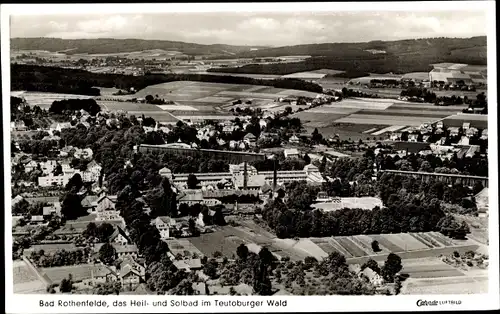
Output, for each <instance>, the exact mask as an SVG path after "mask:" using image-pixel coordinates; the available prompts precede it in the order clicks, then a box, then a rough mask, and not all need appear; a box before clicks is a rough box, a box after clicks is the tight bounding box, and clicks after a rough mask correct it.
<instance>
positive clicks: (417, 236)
mask: <svg viewBox="0 0 500 314" xmlns="http://www.w3.org/2000/svg"><path fill="white" fill-rule="evenodd" d="M410 235H411V236H412V237H414V238H415V239H416V240H418V241H420V242H422V243H424V244H425V245H427V246H428V247H429V248H435V247H441V246H442V244H438V242H436V241H434V240H430V239H429V237H426V235H425V234H420V233H411V234H410Z"/></svg>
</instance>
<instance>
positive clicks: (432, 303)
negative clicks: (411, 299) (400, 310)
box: [417, 300, 438, 307]
mask: <svg viewBox="0 0 500 314" xmlns="http://www.w3.org/2000/svg"><path fill="white" fill-rule="evenodd" d="M436 305H438V301H437V300H433V301H427V300H418V301H417V306H418V307H421V306H436Z"/></svg>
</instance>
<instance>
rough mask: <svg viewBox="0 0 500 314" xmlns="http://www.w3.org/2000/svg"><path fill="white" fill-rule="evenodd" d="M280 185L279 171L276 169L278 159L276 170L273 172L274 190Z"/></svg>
mask: <svg viewBox="0 0 500 314" xmlns="http://www.w3.org/2000/svg"><path fill="white" fill-rule="evenodd" d="M277 186H278V171H277V170H276V160H274V172H273V192H275V191H276V187H277Z"/></svg>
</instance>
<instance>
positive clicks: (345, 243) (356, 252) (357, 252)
mask: <svg viewBox="0 0 500 314" xmlns="http://www.w3.org/2000/svg"><path fill="white" fill-rule="evenodd" d="M335 240H336V241H337V242H338V243H339V244H340V245H342V247H343V248H344V249H346V250H347V251H348V252H349V253H350V254H351V255H352V256H354V257H361V256H366V255H367V252H365V251H363V250H362V249H361V248H360V247H359V246H357V245H356V244H355V243H354V242H353V241H351V239H349V238H347V237H335Z"/></svg>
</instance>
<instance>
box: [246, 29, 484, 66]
mask: <svg viewBox="0 0 500 314" xmlns="http://www.w3.org/2000/svg"><path fill="white" fill-rule="evenodd" d="M377 52H378V53H380V54H381V55H382V54H383V53H382V52H385V54H387V55H394V56H398V57H399V56H402V57H408V56H412V55H419V56H420V58H424V57H425V58H435V59H437V58H441V57H444V58H464V59H467V62H464V63H475V64H476V63H477V64H482V65H484V64H486V36H478V37H471V38H424V39H408V40H398V41H380V40H377V41H370V42H365V43H324V44H311V45H298V46H285V47H278V48H267V49H259V50H254V51H243V52H241V53H240V55H239V56H241V57H279V56H291V55H307V56H313V57H319V56H324V57H337V58H339V59H344V60H346V59H354V58H359V57H368V56H370V55H371V56H374V55H375V56H376V55H377ZM374 53H375V54H374ZM450 62H458V61H456V60H450Z"/></svg>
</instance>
